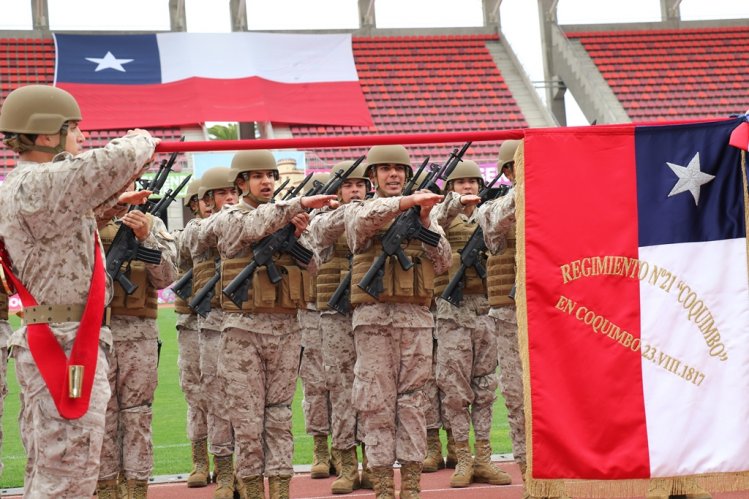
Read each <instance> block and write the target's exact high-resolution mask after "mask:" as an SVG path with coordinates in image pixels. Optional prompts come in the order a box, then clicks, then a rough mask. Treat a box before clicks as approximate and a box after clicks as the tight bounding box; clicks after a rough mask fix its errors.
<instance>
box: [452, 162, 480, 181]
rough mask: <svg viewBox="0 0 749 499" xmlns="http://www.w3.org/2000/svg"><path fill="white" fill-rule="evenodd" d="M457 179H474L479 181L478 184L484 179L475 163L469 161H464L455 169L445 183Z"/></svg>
mask: <svg viewBox="0 0 749 499" xmlns="http://www.w3.org/2000/svg"><path fill="white" fill-rule="evenodd" d="M459 178H476V179H479V183H481V182H483V180H484V177H483V175H481V168H479V165H478V164H477V163H476V162H475V161H471V160H470V159H464V160H463V161H461V162H460V163H458V165H457V166H456V167H455V169H454V170H453V172H452V173H451V174H450V175H449V176H448V177H447V181H448V182H450V181H451V180H456V179H459Z"/></svg>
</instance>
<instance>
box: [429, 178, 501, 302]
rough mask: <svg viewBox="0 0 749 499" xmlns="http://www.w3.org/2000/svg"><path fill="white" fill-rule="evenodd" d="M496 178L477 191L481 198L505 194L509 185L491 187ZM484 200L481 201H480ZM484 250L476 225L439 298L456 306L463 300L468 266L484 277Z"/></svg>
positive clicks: (480, 233)
mask: <svg viewBox="0 0 749 499" xmlns="http://www.w3.org/2000/svg"><path fill="white" fill-rule="evenodd" d="M498 178H499V176H497V177H495V178H494V180H492V182H491V183H490V184H489V185H488V186H486V187H485V188H484V189H483V190H482V191H481V192H480V193H479V196H481V199H482V200H484V201H489V200H491V199H495V198H498V197H501V196H504V195H505V194H507V191H508V190H509V187H508V186H506V185H502V186H500V187H498V188H496V189H493V188H492V185H494V182H496V180H497V179H498ZM484 201H482V203H483V202H484ZM484 251H486V242H485V241H484V231H483V230H482V229H481V226H478V227H476V229H475V230H474V231H473V234H471V237H470V238H468V241H466V244H465V246H463V248H461V249H459V250H458V252H459V253H460V267H459V268H458V271H457V272H456V273H455V275H453V277H452V279H450V282H449V283H448V284H447V287H446V288H445V290H444V291H443V292H442V294H441V295H440V298H442V299H443V300H445V301H447V302H449V303H450V304H452V305H454V306H456V307H457V306H458V305H459V304H460V302H461V300H463V287H464V286H465V282H464V279H463V278H464V277H465V273H466V270H468V269H469V268H473V269H474V270H475V271H476V274H478V276H479V277H480V278H481V279H486V268H484V264H483V262H482V261H481V260H482V255H483V254H484ZM513 289H514V288H513Z"/></svg>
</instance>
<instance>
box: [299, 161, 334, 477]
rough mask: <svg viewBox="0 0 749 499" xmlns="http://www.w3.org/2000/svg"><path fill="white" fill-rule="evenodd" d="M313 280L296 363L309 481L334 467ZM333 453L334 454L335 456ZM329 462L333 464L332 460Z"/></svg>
mask: <svg viewBox="0 0 749 499" xmlns="http://www.w3.org/2000/svg"><path fill="white" fill-rule="evenodd" d="M329 177H330V176H329V175H328V174H327V173H315V174H314V175H313V176H312V178H310V182H309V183H308V184H307V185H308V186H312V185H313V183H314V182H320V183H321V184H323V185H324V184H325V183H326V182H327V181H328V179H329ZM316 291H317V289H316V278H315V277H312V294H311V295H310V298H311V299H312V301H310V302H308V303H307V307H306V308H303V309H299V315H298V318H299V327H300V328H301V330H302V358H301V362H300V364H299V377H300V378H301V380H302V389H303V391H304V399H303V400H302V409H303V411H304V427H305V429H306V430H307V434H309V435H312V438H313V439H314V448H313V456H312V469H311V470H310V476H311V477H312V478H328V477H329V476H330V473H331V468H335V466H334V462H331V453H330V451H329V450H328V435H329V434H330V417H331V400H330V392H329V391H328V386H327V383H326V381H325V372H324V370H323V350H322V343H323V330H322V327H321V324H320V312H319V311H318V310H317V303H316V294H317V293H316ZM334 454H335V453H334ZM332 461H335V459H333V460H332Z"/></svg>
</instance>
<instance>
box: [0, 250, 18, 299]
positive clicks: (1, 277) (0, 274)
mask: <svg viewBox="0 0 749 499" xmlns="http://www.w3.org/2000/svg"><path fill="white" fill-rule="evenodd" d="M0 282H2V283H3V289H5V293H6V294H7V295H8V296H10V295H12V294H15V293H13V290H12V289H11V288H10V284H9V283H8V280H7V276H6V275H5V266H4V265H3V257H2V255H0Z"/></svg>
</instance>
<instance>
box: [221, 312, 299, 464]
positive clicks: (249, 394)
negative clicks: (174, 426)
mask: <svg viewBox="0 0 749 499" xmlns="http://www.w3.org/2000/svg"><path fill="white" fill-rule="evenodd" d="M299 349H300V334H299V327H298V325H297V323H296V317H295V316H291V315H290V316H289V322H288V324H287V326H286V327H284V328H283V330H282V331H281V334H279V331H275V332H274V334H260V333H254V332H250V331H246V330H244V329H239V328H228V329H226V330H224V333H223V336H222V341H221V364H220V376H221V378H222V379H223V380H224V381H225V382H226V385H227V392H228V394H229V395H230V396H229V397H228V398H227V401H228V408H227V409H228V416H229V418H230V420H231V423H232V425H233V427H234V432H235V438H236V442H237V456H236V464H235V469H236V474H237V476H238V477H240V478H244V477H248V476H255V475H262V474H265V476H282V475H293V474H294V469H293V467H292V465H291V458H292V453H293V452H294V437H293V435H292V433H291V402H292V400H293V398H294V391H295V389H296V378H297V372H298V369H299Z"/></svg>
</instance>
